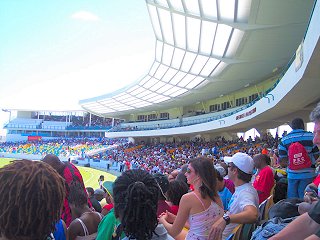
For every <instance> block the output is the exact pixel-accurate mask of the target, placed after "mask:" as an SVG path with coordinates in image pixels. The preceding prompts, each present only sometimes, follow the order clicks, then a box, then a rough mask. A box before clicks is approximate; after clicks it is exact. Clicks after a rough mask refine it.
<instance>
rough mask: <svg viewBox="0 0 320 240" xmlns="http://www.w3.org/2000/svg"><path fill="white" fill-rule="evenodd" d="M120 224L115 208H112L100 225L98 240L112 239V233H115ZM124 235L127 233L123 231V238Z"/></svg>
mask: <svg viewBox="0 0 320 240" xmlns="http://www.w3.org/2000/svg"><path fill="white" fill-rule="evenodd" d="M119 224H120V221H119V220H118V219H117V218H116V217H115V215H114V209H111V210H110V212H109V213H108V214H107V215H106V216H105V217H104V218H103V219H102V220H101V222H100V224H99V226H98V232H97V237H96V240H111V239H112V234H113V233H115V231H116V229H117V227H118V225H119ZM123 237H125V235H124V234H123V233H122V235H121V239H122V238H123Z"/></svg>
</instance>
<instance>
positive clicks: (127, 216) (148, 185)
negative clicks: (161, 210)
mask: <svg viewBox="0 0 320 240" xmlns="http://www.w3.org/2000/svg"><path fill="white" fill-rule="evenodd" d="M158 194H159V186H158V184H157V182H156V180H155V179H154V177H153V176H152V175H151V174H149V173H148V172H147V171H144V170H141V169H132V170H128V171H126V172H123V173H122V175H121V176H119V177H118V178H117V179H116V181H115V182H114V185H113V195H114V212H115V215H116V217H118V218H119V219H120V221H121V226H120V228H122V230H123V232H124V233H125V235H126V236H127V237H126V238H124V239H137V240H148V239H159V240H160V239H161V240H166V239H172V238H171V237H170V236H169V235H168V234H167V231H166V230H165V229H164V227H163V225H162V224H159V225H158V220H157V203H158Z"/></svg>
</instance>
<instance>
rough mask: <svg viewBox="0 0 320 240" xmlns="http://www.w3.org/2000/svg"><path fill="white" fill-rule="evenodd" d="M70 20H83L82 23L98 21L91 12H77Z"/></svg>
mask: <svg viewBox="0 0 320 240" xmlns="http://www.w3.org/2000/svg"><path fill="white" fill-rule="evenodd" d="M71 18H72V19H77V20H83V21H98V20H99V17H98V16H96V15H94V14H93V13H91V12H87V11H79V12H76V13H74V14H72V15H71Z"/></svg>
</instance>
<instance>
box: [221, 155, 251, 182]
mask: <svg viewBox="0 0 320 240" xmlns="http://www.w3.org/2000/svg"><path fill="white" fill-rule="evenodd" d="M224 161H225V162H226V163H228V176H229V178H230V179H231V180H232V181H233V182H234V183H235V180H240V181H243V182H246V183H248V182H250V181H251V177H252V173H253V168H254V165H253V159H252V158H251V157H250V156H249V155H248V154H246V153H241V152H238V153H236V154H234V155H233V156H232V157H224Z"/></svg>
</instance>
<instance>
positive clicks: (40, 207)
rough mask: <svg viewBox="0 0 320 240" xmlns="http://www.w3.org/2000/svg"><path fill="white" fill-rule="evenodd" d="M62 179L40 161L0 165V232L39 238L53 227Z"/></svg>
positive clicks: (62, 190) (22, 238)
mask: <svg viewBox="0 0 320 240" xmlns="http://www.w3.org/2000/svg"><path fill="white" fill-rule="evenodd" d="M65 192H66V191H65V182H64V179H63V178H62V177H61V176H60V175H59V174H58V172H57V171H56V170H54V169H53V168H52V167H51V166H50V165H48V164H46V163H43V162H40V161H30V160H16V161H13V162H12V163H11V164H9V165H7V166H5V167H3V168H1V169H0V236H2V237H5V238H7V239H15V240H26V239H33V240H43V239H46V238H47V237H48V236H49V234H50V233H51V232H54V230H55V224H56V223H57V221H58V220H59V219H60V216H61V212H60V211H61V209H62V205H63V200H64V198H65Z"/></svg>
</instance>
